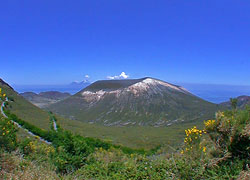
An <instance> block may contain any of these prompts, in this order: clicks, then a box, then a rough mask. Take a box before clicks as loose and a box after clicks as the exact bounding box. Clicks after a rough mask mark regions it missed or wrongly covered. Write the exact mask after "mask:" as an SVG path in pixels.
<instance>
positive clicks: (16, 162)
mask: <svg viewBox="0 0 250 180" xmlns="http://www.w3.org/2000/svg"><path fill="white" fill-rule="evenodd" d="M0 163H1V165H0V167H1V169H0V177H1V179H4V180H9V179H13V180H45V179H46V180H50V179H51V180H52V179H60V178H59V176H58V175H57V174H56V172H55V170H54V169H53V167H51V166H50V165H49V164H48V163H46V165H45V164H44V165H42V164H39V165H38V164H37V163H36V162H35V161H29V160H26V159H24V158H23V156H22V155H21V154H20V153H19V152H18V151H16V152H12V153H11V154H9V153H1V156H0Z"/></svg>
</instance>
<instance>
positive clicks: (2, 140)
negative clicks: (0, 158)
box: [0, 117, 17, 151]
mask: <svg viewBox="0 0 250 180" xmlns="http://www.w3.org/2000/svg"><path fill="white" fill-rule="evenodd" d="M16 132H17V129H16V127H15V125H14V124H13V123H12V122H11V121H9V120H8V119H5V118H3V117H1V119H0V148H1V149H4V150H7V151H11V150H14V149H15V148H16V146H17V139H16Z"/></svg>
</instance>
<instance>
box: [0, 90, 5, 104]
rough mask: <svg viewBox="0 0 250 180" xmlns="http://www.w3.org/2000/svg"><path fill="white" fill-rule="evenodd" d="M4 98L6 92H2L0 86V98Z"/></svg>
mask: <svg viewBox="0 0 250 180" xmlns="http://www.w3.org/2000/svg"><path fill="white" fill-rule="evenodd" d="M5 98H6V94H4V93H2V88H0V99H1V100H3V101H4V100H5Z"/></svg>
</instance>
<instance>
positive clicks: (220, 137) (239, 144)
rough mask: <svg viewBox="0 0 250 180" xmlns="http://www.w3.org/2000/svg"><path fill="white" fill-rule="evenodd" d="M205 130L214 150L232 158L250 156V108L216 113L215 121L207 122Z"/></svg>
mask: <svg viewBox="0 0 250 180" xmlns="http://www.w3.org/2000/svg"><path fill="white" fill-rule="evenodd" d="M205 126H206V127H205V129H206V131H207V132H208V134H209V136H210V138H211V140H212V141H213V142H214V144H215V145H216V148H217V149H218V150H219V151H220V152H221V153H222V154H225V153H230V154H231V155H232V156H234V157H242V158H246V157H248V158H249V156H250V108H248V107H247V108H246V109H245V110H232V111H226V112H218V113H217V114H216V120H213V121H207V122H206V123H205Z"/></svg>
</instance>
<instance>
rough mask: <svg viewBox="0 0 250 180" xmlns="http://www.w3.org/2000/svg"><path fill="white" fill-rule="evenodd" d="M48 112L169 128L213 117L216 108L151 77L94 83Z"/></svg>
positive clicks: (116, 123) (99, 121)
mask: <svg viewBox="0 0 250 180" xmlns="http://www.w3.org/2000/svg"><path fill="white" fill-rule="evenodd" d="M49 110H51V111H53V112H55V113H58V114H60V115H63V116H65V117H69V118H71V119H76V120H79V121H82V122H88V123H91V124H92V123H97V124H102V125H105V126H135V125H139V126H154V127H159V126H170V125H172V124H175V123H181V122H193V121H199V120H202V121H203V120H206V119H208V118H212V117H214V113H215V112H216V110H218V105H216V104H213V103H210V102H207V101H205V100H203V99H201V98H199V97H197V96H194V95H193V94H191V93H190V92H188V91H187V90H185V89H184V88H182V87H180V86H177V85H173V84H170V83H167V82H164V81H161V80H158V79H154V78H148V77H147V78H142V79H132V80H103V81H97V82H95V83H93V84H91V85H90V86H88V87H86V88H85V89H83V90H82V91H80V92H78V93H76V94H75V95H73V96H71V97H70V98H67V99H65V100H63V101H60V102H58V103H55V104H53V105H51V106H49Z"/></svg>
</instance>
